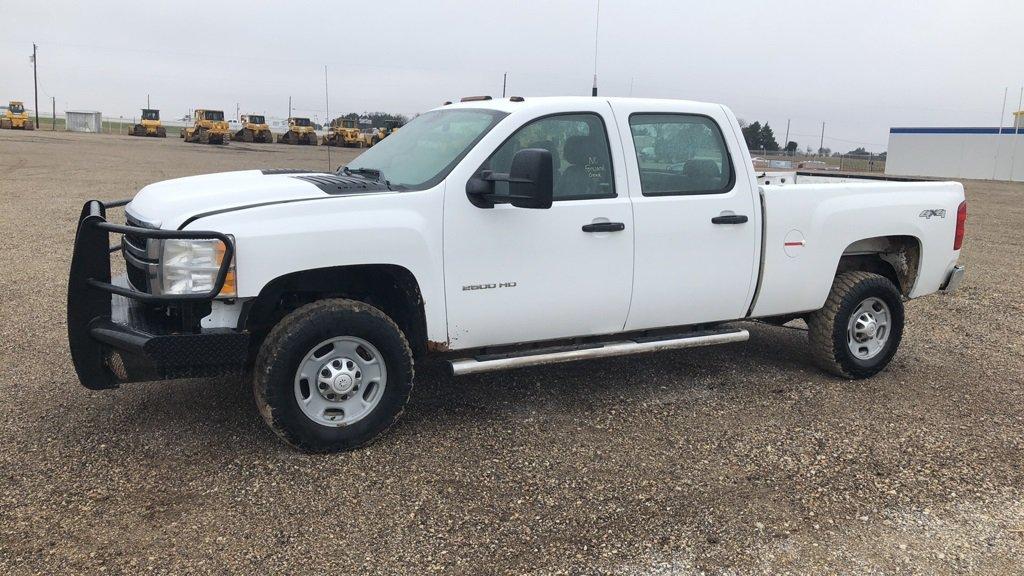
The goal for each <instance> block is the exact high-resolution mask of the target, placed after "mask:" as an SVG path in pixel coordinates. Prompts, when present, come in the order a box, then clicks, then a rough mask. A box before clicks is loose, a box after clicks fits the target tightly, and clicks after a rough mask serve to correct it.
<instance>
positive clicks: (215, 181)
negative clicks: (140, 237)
mask: <svg viewBox="0 0 1024 576" xmlns="http://www.w3.org/2000/svg"><path fill="white" fill-rule="evenodd" d="M383 191H386V187H385V185H384V184H380V183H377V182H374V181H372V180H367V179H365V178H360V177H356V176H344V175H339V174H331V173H322V172H307V171H303V170H245V171H240V172H222V173H219V174H205V175H202V176H189V177H186V178H176V179H174V180H165V181H163V182H156V183H154V184H150V185H149V186H146V187H145V188H143V189H142V190H140V191H139V193H138V194H136V195H135V198H133V199H132V201H131V202H130V203H129V204H128V206H127V207H126V208H125V210H126V211H127V213H128V214H130V215H131V216H132V217H133V218H135V219H136V220H139V221H141V222H144V223H146V224H149V225H152V226H154V227H157V228H163V229H167V230H171V229H177V228H179V227H180V226H181V225H182V223H184V222H185V221H186V220H188V219H190V218H193V217H195V216H198V215H201V214H207V213H210V212H218V211H222V210H233V209H239V208H244V207H248V206H256V205H262V204H267V203H274V202H289V201H296V200H305V199H313V198H323V197H325V196H328V195H348V194H359V193H368V192H383Z"/></svg>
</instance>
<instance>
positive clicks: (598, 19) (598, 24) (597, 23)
mask: <svg viewBox="0 0 1024 576" xmlns="http://www.w3.org/2000/svg"><path fill="white" fill-rule="evenodd" d="M600 27H601V0H597V16H596V17H595V18H594V88H593V89H592V90H591V92H590V95H591V96H597V31H598V30H599V29H600Z"/></svg>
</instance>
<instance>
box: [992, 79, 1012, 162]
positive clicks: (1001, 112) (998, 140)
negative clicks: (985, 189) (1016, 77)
mask: <svg viewBox="0 0 1024 576" xmlns="http://www.w3.org/2000/svg"><path fill="white" fill-rule="evenodd" d="M1009 91H1010V87H1009V86H1007V87H1006V88H1003V107H1002V109H1000V110H999V132H998V133H996V160H995V162H993V164H992V179H993V180H995V179H996V171H997V170H999V148H1000V147H1001V145H1002V143H1003V139H1002V138H1000V136H1002V135H1003V118H1004V117H1005V116H1006V94H1007V92H1009ZM1011 176H1012V174H1011Z"/></svg>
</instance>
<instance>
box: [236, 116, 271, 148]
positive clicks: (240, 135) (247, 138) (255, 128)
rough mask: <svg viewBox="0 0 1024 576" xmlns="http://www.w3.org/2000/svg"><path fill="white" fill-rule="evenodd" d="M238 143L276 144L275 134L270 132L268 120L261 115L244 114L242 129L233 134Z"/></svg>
mask: <svg viewBox="0 0 1024 576" xmlns="http://www.w3.org/2000/svg"><path fill="white" fill-rule="evenodd" d="M231 139H232V140H234V141H236V142H262V143H264V144H273V143H274V134H273V133H271V132H270V126H269V125H268V124H267V119H266V118H264V117H263V116H260V115H259V114H242V128H241V129H240V130H239V131H238V132H234V133H232V134H231Z"/></svg>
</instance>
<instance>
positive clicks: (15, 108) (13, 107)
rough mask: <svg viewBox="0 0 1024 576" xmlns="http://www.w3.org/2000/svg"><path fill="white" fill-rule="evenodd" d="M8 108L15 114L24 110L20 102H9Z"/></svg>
mask: <svg viewBox="0 0 1024 576" xmlns="http://www.w3.org/2000/svg"><path fill="white" fill-rule="evenodd" d="M10 109H11V112H13V113H15V114H21V113H22V112H24V111H25V106H24V105H22V104H11V107H10Z"/></svg>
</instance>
